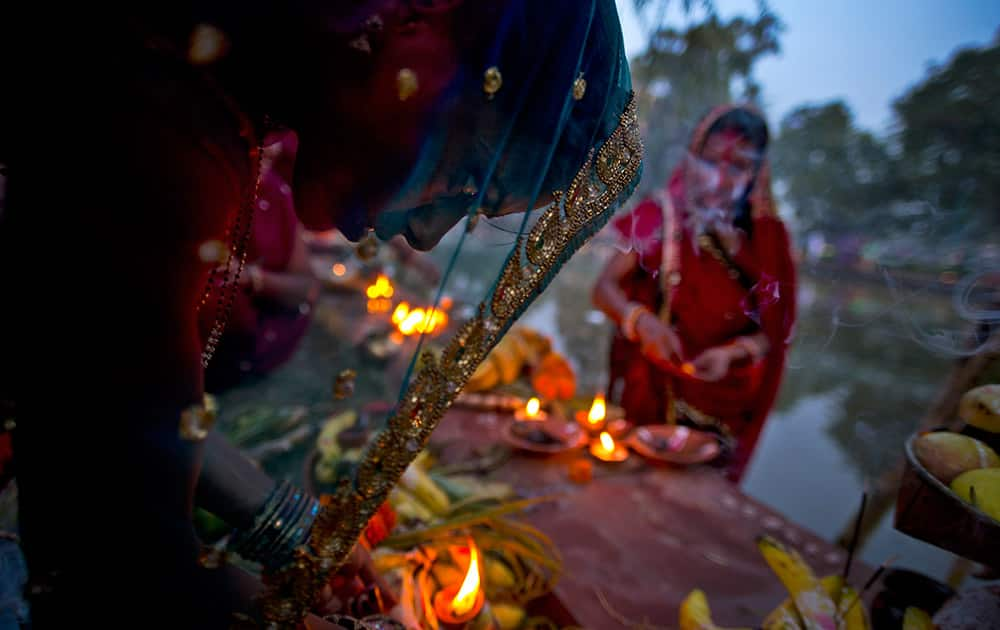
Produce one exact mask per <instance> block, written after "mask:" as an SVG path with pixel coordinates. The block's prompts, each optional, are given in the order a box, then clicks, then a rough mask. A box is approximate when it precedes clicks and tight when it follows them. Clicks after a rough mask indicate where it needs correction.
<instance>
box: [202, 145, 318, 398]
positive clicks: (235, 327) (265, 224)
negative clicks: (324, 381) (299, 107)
mask: <svg viewBox="0 0 1000 630" xmlns="http://www.w3.org/2000/svg"><path fill="white" fill-rule="evenodd" d="M263 144H264V160H263V164H262V166H263V168H262V169H261V182H260V199H258V201H257V211H256V212H255V216H254V221H253V227H252V234H251V238H250V243H249V246H248V249H247V264H246V272H247V273H245V274H241V275H240V278H239V280H238V282H239V287H240V289H241V291H238V292H236V294H235V296H234V299H233V305H232V312H231V314H230V316H229V325H228V326H227V327H226V330H225V331H224V332H223V334H222V336H221V338H220V339H219V345H218V348H217V350H216V352H215V360H214V361H212V363H210V364H209V366H208V367H207V368H206V369H205V389H206V391H209V392H213V393H217V392H220V391H223V390H225V389H228V388H230V387H233V386H234V385H236V384H237V383H239V382H241V381H242V380H243V379H244V378H247V377H253V376H262V375H264V374H267V373H269V372H271V371H272V370H274V369H275V368H277V367H279V366H281V365H282V364H284V363H285V362H286V361H288V360H289V359H290V358H291V357H292V355H293V354H294V353H295V350H296V349H297V348H298V345H299V342H300V341H301V340H302V338H303V336H304V335H305V332H306V329H307V328H308V327H309V322H310V320H311V313H312V307H313V304H314V303H315V302H316V298H317V297H318V294H319V289H320V286H319V280H318V279H317V278H316V277H315V276H314V275H313V272H312V269H311V268H310V266H309V250H308V248H307V246H306V241H305V239H304V234H305V228H304V227H303V225H302V223H301V222H300V221H299V219H298V217H297V216H296V214H295V206H294V203H293V201H292V189H291V186H290V182H291V181H292V167H293V165H294V162H295V154H296V152H297V151H298V145H299V141H298V136H297V135H296V134H295V132H293V131H290V130H281V131H275V132H271V133H269V134H268V135H267V136H266V137H265V138H264V143H263ZM216 284H217V285H218V284H221V283H218V282H217V283H216ZM206 306H207V307H208V308H203V309H201V311H200V312H199V325H200V327H201V336H202V339H205V340H207V339H208V337H209V335H210V334H211V332H212V325H213V323H214V321H215V316H216V312H215V309H214V308H211V307H212V306H214V305H213V304H211V303H208V304H206Z"/></svg>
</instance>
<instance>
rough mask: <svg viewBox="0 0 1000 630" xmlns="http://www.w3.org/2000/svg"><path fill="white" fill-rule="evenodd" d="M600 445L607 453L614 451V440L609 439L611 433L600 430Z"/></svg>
mask: <svg viewBox="0 0 1000 630" xmlns="http://www.w3.org/2000/svg"><path fill="white" fill-rule="evenodd" d="M601 447H602V448H604V450H605V451H607V452H608V453H614V452H615V441H614V440H612V439H611V434H610V433H608V432H607V431H601Z"/></svg>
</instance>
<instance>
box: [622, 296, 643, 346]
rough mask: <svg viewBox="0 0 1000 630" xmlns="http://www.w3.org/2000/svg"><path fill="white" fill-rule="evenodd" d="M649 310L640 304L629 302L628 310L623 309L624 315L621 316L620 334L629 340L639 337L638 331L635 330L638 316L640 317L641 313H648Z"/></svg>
mask: <svg viewBox="0 0 1000 630" xmlns="http://www.w3.org/2000/svg"><path fill="white" fill-rule="evenodd" d="M649 312H650V310H649V309H648V308H646V307H645V306H644V305H642V304H638V303H635V302H632V303H630V304H629V307H628V310H627V311H625V316H624V317H622V334H623V335H625V338H626V339H628V340H629V341H635V340H636V339H637V338H638V337H639V331H638V330H636V326H637V325H638V323H639V318H640V317H642V314H643V313H649Z"/></svg>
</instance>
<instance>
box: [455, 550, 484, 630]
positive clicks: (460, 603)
mask: <svg viewBox="0 0 1000 630" xmlns="http://www.w3.org/2000/svg"><path fill="white" fill-rule="evenodd" d="M478 596H479V549H477V548H476V543H475V542H473V541H472V539H469V570H468V571H466V572H465V580H463V581H462V586H461V588H459V589H458V594H457V595H455V599H453V600H451V613H452V614H453V615H454V616H455V617H464V616H465V615H467V614H469V612H471V611H472V609H473V608H474V607H475V605H476V599H477V598H478Z"/></svg>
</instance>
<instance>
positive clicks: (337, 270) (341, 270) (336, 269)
mask: <svg viewBox="0 0 1000 630" xmlns="http://www.w3.org/2000/svg"><path fill="white" fill-rule="evenodd" d="M345 273H347V266H346V265H345V264H344V263H337V264H335V265H334V266H333V275H335V276H337V277H340V276H343V275H344V274H345Z"/></svg>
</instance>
